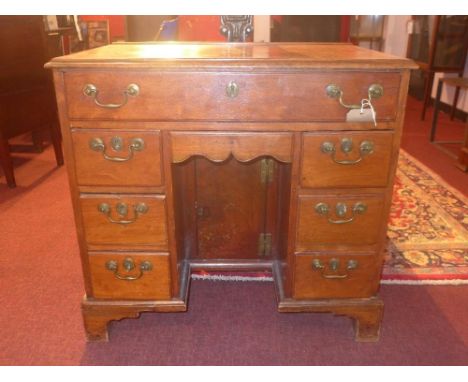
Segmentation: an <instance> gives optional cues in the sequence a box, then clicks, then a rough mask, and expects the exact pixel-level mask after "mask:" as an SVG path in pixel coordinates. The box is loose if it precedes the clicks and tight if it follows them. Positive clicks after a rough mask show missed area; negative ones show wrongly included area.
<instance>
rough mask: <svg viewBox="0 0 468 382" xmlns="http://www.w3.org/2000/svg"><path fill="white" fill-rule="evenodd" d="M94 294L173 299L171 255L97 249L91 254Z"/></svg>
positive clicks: (122, 297) (131, 298) (137, 298)
mask: <svg viewBox="0 0 468 382" xmlns="http://www.w3.org/2000/svg"><path fill="white" fill-rule="evenodd" d="M89 264H90V270H91V282H92V287H93V297H95V298H102V299H128V300H169V299H170V298H171V283H170V271H169V266H170V265H169V255H168V254H166V253H163V254H160V253H159V254H154V253H136V254H135V253H131V252H129V253H96V254H91V255H90V256H89Z"/></svg>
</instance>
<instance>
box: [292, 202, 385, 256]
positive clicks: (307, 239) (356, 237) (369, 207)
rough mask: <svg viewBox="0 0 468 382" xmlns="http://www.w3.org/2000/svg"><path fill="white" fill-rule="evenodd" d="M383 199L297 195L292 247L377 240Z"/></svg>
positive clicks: (339, 245)
mask: <svg viewBox="0 0 468 382" xmlns="http://www.w3.org/2000/svg"><path fill="white" fill-rule="evenodd" d="M383 202H384V195H383V194H375V195H372V194H363V195H340V196H333V195H332V196H330V195H314V196H300V197H299V218H298V219H299V222H298V232H297V241H296V250H297V251H299V252H301V251H309V250H314V249H315V248H317V246H318V245H324V246H335V247H342V246H350V245H351V246H353V245H354V246H359V245H364V246H365V245H374V244H376V243H378V242H379V240H380V237H379V235H380V233H381V227H382V224H383V223H385V222H383V221H382V212H383V204H384V203H383Z"/></svg>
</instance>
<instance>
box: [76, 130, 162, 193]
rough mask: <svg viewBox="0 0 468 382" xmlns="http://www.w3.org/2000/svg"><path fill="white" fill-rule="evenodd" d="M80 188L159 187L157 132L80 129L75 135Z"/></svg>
mask: <svg viewBox="0 0 468 382" xmlns="http://www.w3.org/2000/svg"><path fill="white" fill-rule="evenodd" d="M72 140H73V149H74V156H75V166H76V176H77V180H78V184H79V185H80V186H159V185H161V184H162V174H161V141H160V134H159V132H158V131H151V132H143V131H132V132H125V131H119V130H116V131H109V130H81V129H75V130H74V131H73V132H72Z"/></svg>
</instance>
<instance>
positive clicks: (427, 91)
mask: <svg viewBox="0 0 468 382" xmlns="http://www.w3.org/2000/svg"><path fill="white" fill-rule="evenodd" d="M434 74H435V73H434V72H431V71H429V72H427V75H426V81H425V84H424V101H423V109H422V113H421V120H422V121H424V119H425V118H426V109H427V107H428V105H429V101H430V100H431V93H432V83H433V82H434Z"/></svg>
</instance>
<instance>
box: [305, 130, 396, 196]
mask: <svg viewBox="0 0 468 382" xmlns="http://www.w3.org/2000/svg"><path fill="white" fill-rule="evenodd" d="M392 147H393V133H392V132H375V131H374V132H371V131H366V132H346V133H343V132H340V133H327V134H323V133H317V134H315V133H310V134H304V136H303V147H302V168H301V185H302V186H303V187H311V188H324V187H385V186H386V185H387V182H388V173H389V169H390V163H391V159H392Z"/></svg>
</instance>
